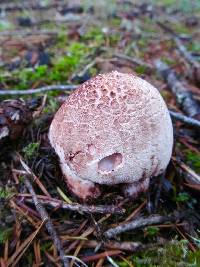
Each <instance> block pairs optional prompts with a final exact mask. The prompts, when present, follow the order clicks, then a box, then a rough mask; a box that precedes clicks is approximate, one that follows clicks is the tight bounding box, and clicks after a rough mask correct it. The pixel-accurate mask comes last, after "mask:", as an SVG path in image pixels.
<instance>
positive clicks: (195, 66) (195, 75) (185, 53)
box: [157, 22, 200, 83]
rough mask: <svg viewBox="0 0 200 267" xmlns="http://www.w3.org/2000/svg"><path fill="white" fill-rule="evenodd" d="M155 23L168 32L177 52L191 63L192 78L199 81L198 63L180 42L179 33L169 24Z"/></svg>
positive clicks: (199, 67) (199, 70)
mask: <svg viewBox="0 0 200 267" xmlns="http://www.w3.org/2000/svg"><path fill="white" fill-rule="evenodd" d="M157 24H158V25H159V26H160V27H161V28H162V29H163V30H164V31H165V32H168V33H169V34H170V35H171V36H172V37H173V40H174V42H175V44H176V46H177V49H178V51H179V53H180V54H181V55H182V56H183V57H184V59H185V60H186V61H187V62H188V63H189V64H190V65H191V67H192V70H190V72H191V74H192V76H193V79H194V80H195V81H196V82H197V83H200V64H199V62H198V61H196V59H195V58H194V57H193V56H192V54H191V53H190V52H189V51H188V50H187V48H186V47H185V46H184V45H183V44H182V42H181V40H180V38H179V35H178V34H177V33H175V32H174V31H173V30H172V29H171V28H170V27H169V26H167V25H165V24H163V23H162V22H157Z"/></svg>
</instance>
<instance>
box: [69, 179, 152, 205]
mask: <svg viewBox="0 0 200 267" xmlns="http://www.w3.org/2000/svg"><path fill="white" fill-rule="evenodd" d="M65 182H66V184H67V186H68V189H69V190H70V191H71V192H72V193H73V194H74V195H76V196H77V197H78V198H80V199H81V200H82V201H89V200H92V199H96V198H98V197H99V196H100V195H101V193H102V192H101V190H100V186H99V185H98V184H96V183H93V182H91V181H88V180H83V179H81V178H78V177H74V176H73V175H71V176H70V175H65ZM148 188H149V179H145V180H144V179H141V180H139V181H137V182H134V183H130V184H126V185H124V186H123V192H124V195H125V196H126V197H129V198H132V199H135V198H136V197H137V196H138V195H139V194H140V193H142V192H145V191H147V190H148Z"/></svg>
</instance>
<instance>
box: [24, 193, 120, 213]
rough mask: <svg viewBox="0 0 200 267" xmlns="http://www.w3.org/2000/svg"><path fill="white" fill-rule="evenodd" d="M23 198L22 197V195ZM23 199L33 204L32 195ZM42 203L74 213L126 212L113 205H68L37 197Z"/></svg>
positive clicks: (48, 198) (57, 200) (55, 200)
mask: <svg viewBox="0 0 200 267" xmlns="http://www.w3.org/2000/svg"><path fill="white" fill-rule="evenodd" d="M20 196H21V195H20ZM23 197H26V198H27V197H28V199H27V201H28V202H32V199H30V197H31V196H30V195H29V196H28V195H24V194H23ZM37 197H38V199H39V200H40V202H41V203H42V204H43V205H47V206H50V207H53V208H62V209H67V210H72V211H77V212H80V211H81V212H86V213H90V214H91V213H101V214H123V213H124V212H125V210H124V209H122V208H120V207H116V206H112V205H107V206H106V205H105V206H103V205H99V206H88V205H81V204H78V203H72V204H68V203H66V202H64V201H62V200H59V199H54V198H50V197H46V196H40V195H38V196H37Z"/></svg>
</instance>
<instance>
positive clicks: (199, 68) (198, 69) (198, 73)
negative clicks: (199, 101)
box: [174, 38, 200, 84]
mask: <svg viewBox="0 0 200 267" xmlns="http://www.w3.org/2000/svg"><path fill="white" fill-rule="evenodd" d="M174 41H175V43H176V46H177V48H178V51H179V52H180V54H181V55H182V56H183V57H184V58H185V60H186V61H187V62H188V63H189V64H190V65H191V67H192V69H191V70H190V72H191V74H192V78H193V79H194V80H195V81H196V83H198V84H199V83H200V64H199V62H198V61H196V60H195V58H194V57H193V56H192V55H191V53H190V52H189V51H188V50H187V49H186V47H185V46H184V45H183V44H182V43H181V41H180V40H179V38H174Z"/></svg>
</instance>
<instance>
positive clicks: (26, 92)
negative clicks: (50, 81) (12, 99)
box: [0, 84, 78, 95]
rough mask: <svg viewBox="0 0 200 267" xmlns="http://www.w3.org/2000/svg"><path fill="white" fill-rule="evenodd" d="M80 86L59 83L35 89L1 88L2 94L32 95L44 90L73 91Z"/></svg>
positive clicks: (0, 93) (0, 92)
mask: <svg viewBox="0 0 200 267" xmlns="http://www.w3.org/2000/svg"><path fill="white" fill-rule="evenodd" d="M77 87H78V86H77V85H73V84H69V85H64V84H58V85H56V84H55V85H47V86H43V87H39V88H35V89H26V90H13V89H11V90H1V89H0V95H32V94H38V93H42V92H47V91H57V90H58V91H67V90H68V91H71V90H74V89H76V88H77Z"/></svg>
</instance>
